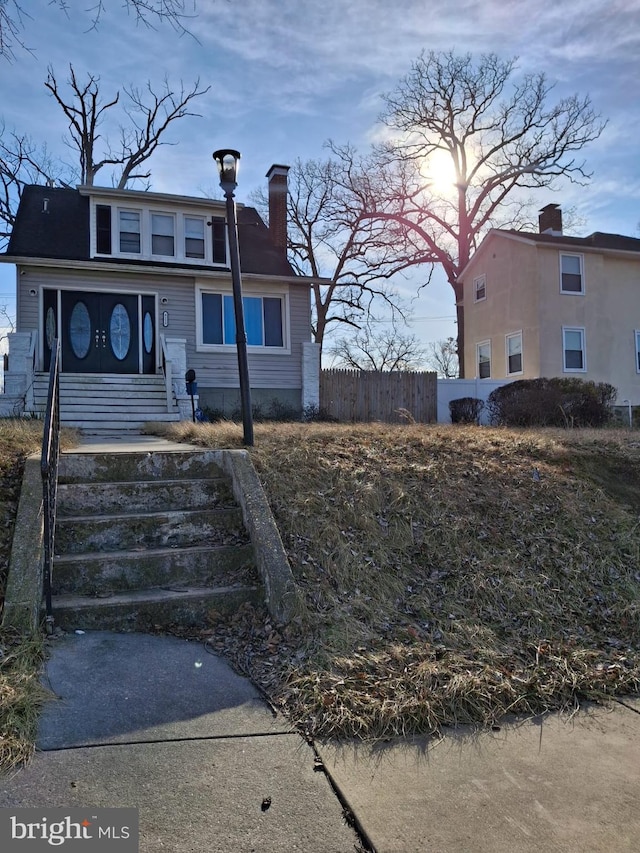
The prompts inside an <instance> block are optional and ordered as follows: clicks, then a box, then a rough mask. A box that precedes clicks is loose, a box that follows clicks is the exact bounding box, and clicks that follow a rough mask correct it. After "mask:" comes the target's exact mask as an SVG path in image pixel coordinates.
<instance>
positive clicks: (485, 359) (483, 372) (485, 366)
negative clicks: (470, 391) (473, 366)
mask: <svg viewBox="0 0 640 853" xmlns="http://www.w3.org/2000/svg"><path fill="white" fill-rule="evenodd" d="M476 363H477V366H478V377H479V378H480V379H489V378H490V377H491V341H483V342H482V343H481V344H477V345H476Z"/></svg>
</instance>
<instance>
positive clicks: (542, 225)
mask: <svg viewBox="0 0 640 853" xmlns="http://www.w3.org/2000/svg"><path fill="white" fill-rule="evenodd" d="M538 228H539V231H540V233H541V234H551V235H552V236H553V237H562V210H561V208H560V205H559V204H547V205H546V206H545V207H543V208H542V210H541V211H540V212H539V215H538Z"/></svg>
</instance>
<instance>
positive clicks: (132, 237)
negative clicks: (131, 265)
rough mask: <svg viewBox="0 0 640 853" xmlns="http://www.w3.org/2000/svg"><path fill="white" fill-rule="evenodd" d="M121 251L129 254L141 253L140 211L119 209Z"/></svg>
mask: <svg viewBox="0 0 640 853" xmlns="http://www.w3.org/2000/svg"><path fill="white" fill-rule="evenodd" d="M118 217H119V219H118V221H119V227H120V251H121V252H124V253H125V254H129V255H139V254H140V211H139V210H120V211H118Z"/></svg>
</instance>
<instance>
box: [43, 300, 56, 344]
mask: <svg viewBox="0 0 640 853" xmlns="http://www.w3.org/2000/svg"><path fill="white" fill-rule="evenodd" d="M44 325H45V329H46V333H47V346H48V347H49V349H51V347H52V346H53V341H54V339H55V337H56V315H55V312H54V310H53V308H52V307H51V306H49V308H48V310H47V319H46V320H45V324H44Z"/></svg>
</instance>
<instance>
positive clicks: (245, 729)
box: [0, 632, 358, 853]
mask: <svg viewBox="0 0 640 853" xmlns="http://www.w3.org/2000/svg"><path fill="white" fill-rule="evenodd" d="M46 679H47V681H48V683H49V686H50V688H51V689H52V691H53V692H54V693H55V695H56V696H57V697H58V699H57V700H54V701H52V702H50V703H49V704H47V705H46V706H45V709H44V713H43V715H42V718H41V723H40V728H39V737H38V748H39V750H40V751H39V752H38V753H37V754H36V756H35V758H34V759H33V761H32V762H31V763H30V764H29V766H28V767H26V768H25V769H23V770H19V771H17V772H16V773H14V774H12V776H10V777H9V778H8V779H7V778H3V779H2V783H1V784H0V807H13V808H18V807H29V806H39V807H52V806H61V807H66V808H74V807H83V806H97V807H103V808H106V807H115V806H129V807H135V808H138V809H139V820H140V851H141V853H158V851H161V850H166V851H167V853H205V851H206V853H231V851H242V853H250V851H256V853H290V851H294V850H298V851H320V853H354V850H356V849H358V848H357V847H355V846H354V845H356V844H357V843H358V839H357V836H356V834H355V833H354V831H353V830H352V829H351V828H350V827H349V826H348V825H347V824H346V823H345V821H344V819H343V810H342V806H341V805H340V802H339V801H338V799H337V798H336V796H335V794H334V792H333V791H332V790H331V786H330V784H329V782H328V781H327V778H326V777H325V775H324V774H323V773H318V772H315V771H314V769H313V768H314V753H313V750H312V749H311V748H310V747H309V746H308V744H307V743H305V741H304V740H303V739H302V738H301V737H300V736H299V735H297V734H294V733H292V732H291V731H290V729H289V727H288V726H287V724H286V722H285V721H284V720H282V719H281V718H279V717H275V716H274V714H273V713H272V711H271V709H270V708H269V707H268V705H267V704H266V703H265V702H264V701H263V700H262V698H261V697H260V695H259V693H258V692H257V691H256V689H255V688H254V687H253V686H252V684H251V683H250V682H249V681H248V680H247V679H245V678H241V677H240V676H238V675H236V674H235V673H234V672H233V671H232V670H231V669H230V668H229V667H228V666H227V664H226V663H224V662H223V661H222V660H220V659H219V658H217V657H215V656H214V655H211V654H209V653H208V652H207V651H206V649H205V648H204V646H203V644H202V643H196V642H188V641H186V640H180V639H177V638H174V637H156V636H149V635H146V634H115V633H113V634H112V633H109V632H91V633H86V634H69V635H66V636H63V637H62V638H61V639H58V640H55V641H53V644H52V648H51V655H50V658H49V661H48V663H47V667H46ZM267 803H269V807H268V808H267V807H266V805H267Z"/></svg>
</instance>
